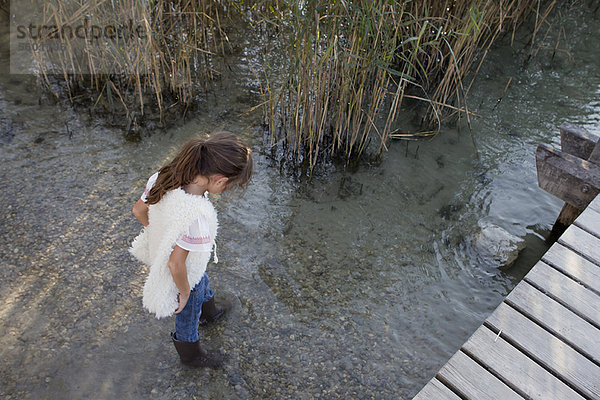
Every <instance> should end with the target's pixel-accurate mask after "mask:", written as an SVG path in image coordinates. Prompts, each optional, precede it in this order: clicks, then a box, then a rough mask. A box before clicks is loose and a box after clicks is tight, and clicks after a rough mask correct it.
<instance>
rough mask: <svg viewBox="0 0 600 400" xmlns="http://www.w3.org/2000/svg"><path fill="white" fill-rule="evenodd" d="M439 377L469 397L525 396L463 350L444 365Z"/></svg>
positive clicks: (517, 399)
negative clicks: (520, 394)
mask: <svg viewBox="0 0 600 400" xmlns="http://www.w3.org/2000/svg"><path fill="white" fill-rule="evenodd" d="M438 377H439V379H441V380H442V381H445V382H447V384H448V385H450V386H452V387H453V388H454V389H455V390H456V391H457V392H458V393H460V394H461V395H462V396H464V397H466V398H468V399H480V400H486V399H488V400H498V399H502V400H523V397H521V396H519V395H518V394H517V393H516V392H515V391H514V390H512V389H511V388H509V387H508V386H506V385H505V384H504V383H503V382H502V381H501V380H499V379H498V378H496V377H495V376H494V375H492V374H491V373H490V372H488V371H487V370H486V369H485V368H483V367H482V366H481V365H479V364H477V363H476V362H475V361H474V360H473V359H471V358H470V357H469V356H467V355H466V354H465V353H463V352H461V351H458V352H456V354H454V356H452V358H451V359H450V361H448V362H447V363H446V365H444V366H443V367H442V369H441V370H440V372H439V373H438Z"/></svg>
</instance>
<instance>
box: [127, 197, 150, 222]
mask: <svg viewBox="0 0 600 400" xmlns="http://www.w3.org/2000/svg"><path fill="white" fill-rule="evenodd" d="M131 212H132V213H133V215H135V217H136V218H137V220H138V221H140V222H141V223H142V225H144V226H148V204H146V203H144V202H143V201H142V200H141V199H140V200H138V201H137V202H136V203H135V204H134V205H133V210H132V211H131Z"/></svg>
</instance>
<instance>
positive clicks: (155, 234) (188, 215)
mask: <svg viewBox="0 0 600 400" xmlns="http://www.w3.org/2000/svg"><path fill="white" fill-rule="evenodd" d="M199 216H204V218H206V220H207V222H208V226H209V230H210V238H211V247H212V246H214V243H215V237H216V236H217V228H218V222H217V213H216V211H215V208H214V207H213V205H212V203H211V202H210V200H208V199H207V198H206V197H204V196H196V195H191V194H188V193H186V192H184V191H183V190H182V189H175V190H171V191H169V192H167V193H166V194H165V195H164V196H163V198H162V199H161V200H160V201H159V202H158V203H157V204H152V205H150V206H149V207H148V220H149V224H148V226H147V227H145V228H143V229H142V231H141V232H140V234H139V235H138V236H137V237H136V238H135V239H134V241H133V242H132V244H131V247H130V249H129V252H130V253H131V254H133V255H134V256H135V258H137V259H138V260H139V261H141V262H142V263H144V264H146V265H147V266H149V267H150V273H149V274H148V278H147V279H146V283H145V285H144V297H143V305H144V308H146V309H147V310H148V311H150V312H152V313H155V314H156V318H163V317H168V316H170V315H172V314H173V312H174V311H175V310H176V309H177V306H178V303H177V294H178V293H179V290H178V289H177V286H176V285H175V282H174V281H173V277H172V276H171V272H170V271H169V266H168V262H169V257H170V256H171V251H173V248H174V247H175V242H176V241H177V239H178V238H179V237H180V236H181V235H183V234H185V233H187V231H188V227H189V226H190V225H191V224H192V222H194V220H196V219H197V218H198V217H199ZM209 259H210V252H203V251H200V252H192V251H191V252H189V253H188V256H187V259H186V262H185V265H186V268H187V277H188V282H189V284H190V288H193V287H194V286H195V285H196V284H197V283H198V282H200V280H201V279H202V276H203V275H204V272H205V271H206V266H207V264H208V261H209Z"/></svg>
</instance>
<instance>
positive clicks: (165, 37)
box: [34, 0, 228, 118]
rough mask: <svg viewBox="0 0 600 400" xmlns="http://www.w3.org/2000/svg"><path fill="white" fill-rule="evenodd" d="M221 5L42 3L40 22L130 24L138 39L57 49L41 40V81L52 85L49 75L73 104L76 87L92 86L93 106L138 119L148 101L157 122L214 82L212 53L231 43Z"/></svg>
mask: <svg viewBox="0 0 600 400" xmlns="http://www.w3.org/2000/svg"><path fill="white" fill-rule="evenodd" d="M224 3H226V4H228V2H224ZM222 8H223V6H222V4H221V2H218V1H212V0H174V1H166V0H153V1H138V0H121V1H114V0H111V1H109V0H96V1H94V0H90V1H86V2H80V1H74V0H50V1H45V2H43V13H42V21H41V22H40V25H46V26H57V27H75V26H79V25H81V24H83V23H84V22H83V21H86V19H87V20H88V21H89V23H90V25H91V24H95V25H96V26H99V27H101V28H106V27H108V26H116V27H126V26H127V24H128V23H129V21H132V23H133V24H134V25H132V26H133V27H134V28H135V29H136V31H135V33H137V34H136V35H133V34H132V35H131V37H127V38H123V39H115V40H113V41H110V40H104V39H106V38H105V37H103V38H102V39H103V40H102V41H95V40H77V38H74V37H63V38H61V45H62V46H63V48H62V50H60V51H58V52H56V51H54V52H50V51H45V50H44V49H48V48H50V46H45V45H44V44H47V43H49V42H50V41H51V40H52V39H53V38H52V37H51V35H46V36H45V37H42V38H40V40H39V42H38V44H39V48H40V49H42V50H41V51H38V52H35V54H34V57H35V60H36V61H37V65H38V69H39V73H40V76H42V77H43V80H44V81H45V82H46V84H47V85H48V86H49V87H51V88H54V87H55V86H53V85H51V80H52V77H54V78H56V77H60V79H61V80H62V81H64V82H65V83H66V88H67V89H66V92H67V94H68V95H69V96H70V97H71V98H72V99H73V96H74V95H75V93H76V91H77V88H87V89H91V90H92V91H93V92H95V93H97V98H96V101H95V103H96V104H104V105H105V106H106V105H107V104H113V105H115V104H118V105H119V108H121V109H124V111H125V112H126V113H127V115H133V114H134V112H139V113H141V114H142V115H143V114H144V106H145V104H147V103H148V101H149V99H153V100H154V101H153V102H154V103H155V104H156V105H157V106H158V109H159V112H160V115H161V118H162V113H163V111H164V110H165V109H168V108H170V107H172V106H174V105H180V106H186V105H188V104H189V103H190V102H192V101H193V99H194V95H195V93H196V92H197V91H198V89H199V87H201V86H202V85H204V87H203V88H206V87H207V86H208V82H210V81H211V80H212V79H213V78H214V76H215V70H216V68H215V65H214V64H215V60H214V56H215V55H216V54H218V53H220V52H223V51H224V50H225V46H226V45H227V43H226V42H227V40H228V39H227V36H226V35H225V34H224V32H223V30H222V27H221V19H222V17H221V14H220V13H221V10H222ZM130 33H132V32H129V31H127V32H126V34H130ZM57 95H58V94H57ZM114 96H116V97H118V101H117V102H115V101H113V97H114ZM116 97H115V99H116ZM165 102H167V103H168V104H165ZM136 109H137V110H138V111H135V110H136Z"/></svg>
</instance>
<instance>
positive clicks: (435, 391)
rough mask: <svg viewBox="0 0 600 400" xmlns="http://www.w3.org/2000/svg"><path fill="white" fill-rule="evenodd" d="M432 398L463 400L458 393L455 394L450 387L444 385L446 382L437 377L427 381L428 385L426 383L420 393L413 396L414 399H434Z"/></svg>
mask: <svg viewBox="0 0 600 400" xmlns="http://www.w3.org/2000/svg"><path fill="white" fill-rule="evenodd" d="M432 399H436V400H438V399H439V400H461V398H460V397H458V396H457V395H456V394H454V393H453V392H452V391H451V390H450V389H448V388H447V387H446V386H444V384H443V383H442V382H440V381H438V380H437V379H436V378H433V379H432V380H430V381H429V383H427V385H425V386H424V387H423V389H421V391H420V392H419V393H417V395H416V396H415V397H413V400H432Z"/></svg>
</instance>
